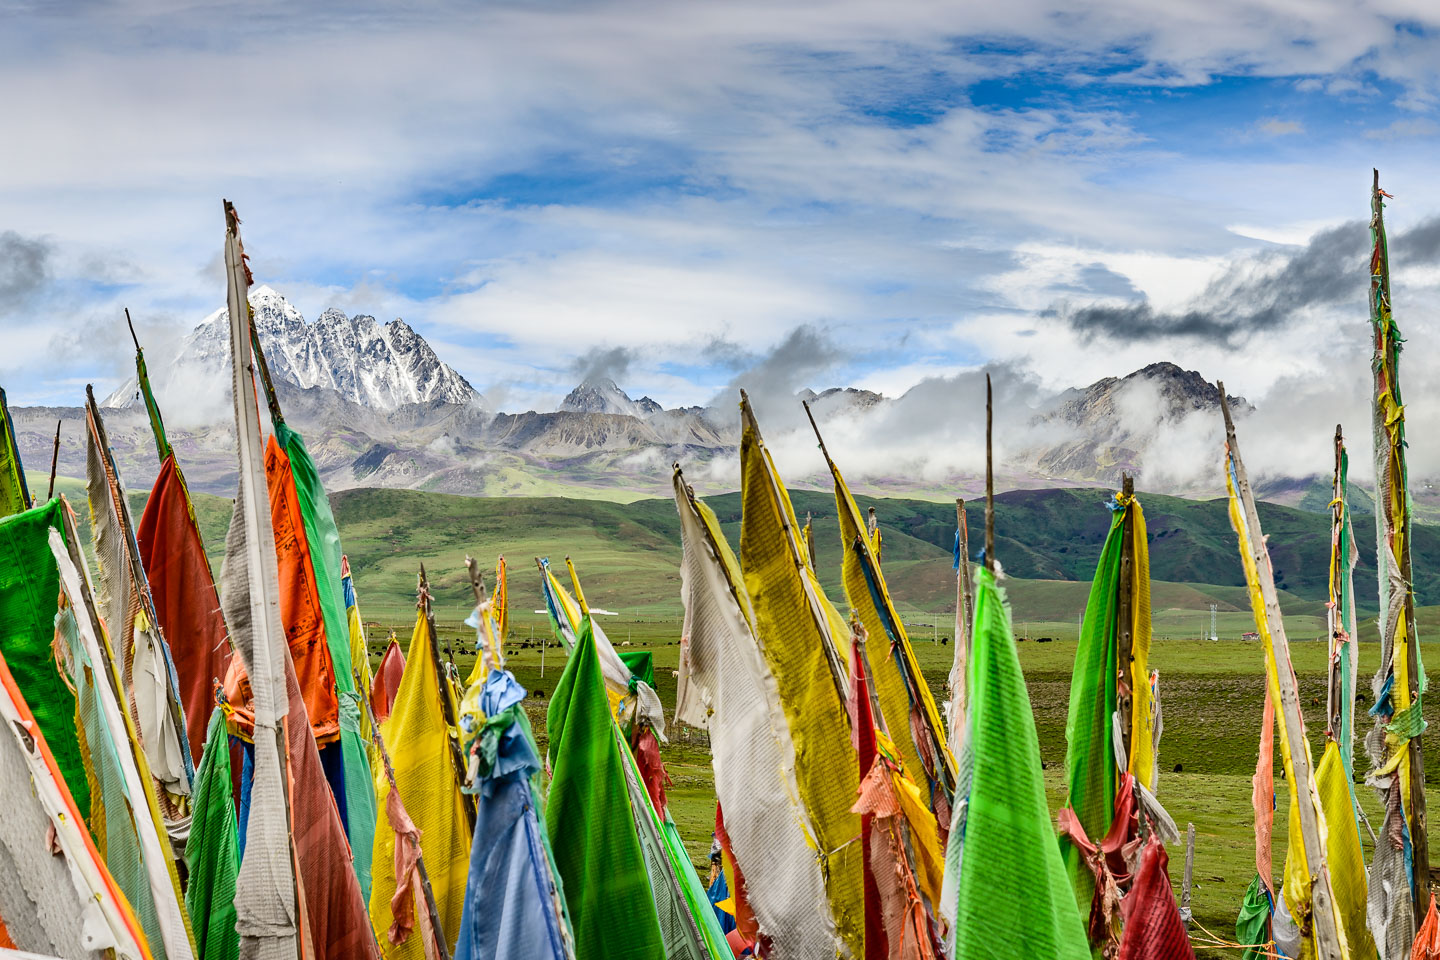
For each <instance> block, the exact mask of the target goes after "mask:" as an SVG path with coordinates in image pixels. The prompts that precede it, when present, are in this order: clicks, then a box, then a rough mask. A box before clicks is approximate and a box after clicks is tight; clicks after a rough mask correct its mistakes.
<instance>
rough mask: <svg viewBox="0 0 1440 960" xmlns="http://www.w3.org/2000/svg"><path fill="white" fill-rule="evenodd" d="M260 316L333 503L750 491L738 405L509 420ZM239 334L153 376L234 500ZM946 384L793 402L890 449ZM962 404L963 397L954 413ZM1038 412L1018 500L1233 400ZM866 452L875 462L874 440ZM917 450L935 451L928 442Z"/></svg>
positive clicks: (591, 386) (199, 345) (139, 443)
mask: <svg viewBox="0 0 1440 960" xmlns="http://www.w3.org/2000/svg"><path fill="white" fill-rule="evenodd" d="M251 305H252V308H253V309H254V311H255V318H256V325H257V329H258V333H259V337H260V341H261V344H262V346H263V348H264V349H265V352H266V357H267V360H268V363H269V366H270V370H271V372H272V375H273V376H274V379H275V382H276V387H277V391H278V392H279V395H280V398H281V402H282V406H283V408H284V410H285V413H286V418H287V420H288V421H289V422H290V424H291V425H292V426H294V427H296V428H297V429H299V430H300V431H301V432H302V433H304V434H305V436H306V439H307V443H308V445H309V447H310V450H311V451H312V453H313V454H314V456H315V458H316V462H317V465H318V466H319V467H320V470H321V473H322V476H323V478H324V481H325V483H326V486H327V487H328V488H329V489H331V490H342V489H347V488H350V487H357V486H380V487H412V488H423V489H429V490H437V491H442V492H449V493H461V494H470V495H533V494H564V495H570V496H585V497H599V498H605V499H629V498H633V497H635V496H643V495H652V496H653V495H663V494H665V493H666V492H667V491H668V488H669V477H670V468H671V465H672V464H673V463H675V462H682V463H684V464H685V465H686V467H687V477H689V478H691V480H692V482H694V483H696V484H697V485H698V486H699V487H700V488H702V489H710V490H723V489H733V487H734V486H735V484H736V483H737V482H738V474H737V469H736V460H737V458H736V452H737V450H738V446H739V442H740V434H739V423H738V418H737V417H736V415H735V412H734V408H733V406H731V405H730V404H729V403H728V402H727V403H723V404H720V405H719V406H716V407H700V406H692V407H685V408H680V409H670V410H667V409H664V408H662V407H661V405H660V404H659V403H657V402H656V401H654V400H653V399H651V398H650V397H647V396H642V397H641V398H640V399H638V400H635V399H632V398H631V397H630V395H629V394H628V393H626V391H625V390H624V389H622V388H621V387H620V386H619V385H618V384H616V383H615V382H614V380H613V379H611V378H609V377H604V376H592V377H587V378H584V379H583V380H582V382H581V383H579V384H577V385H576V386H575V388H574V389H573V390H571V391H570V392H569V393H568V394H567V395H566V396H565V398H564V399H563V400H562V401H561V403H560V405H559V409H557V410H554V411H549V412H537V411H533V410H532V411H526V412H523V413H504V412H494V411H490V410H488V409H486V407H485V404H484V402H483V400H482V398H481V396H480V394H479V393H477V392H476V390H475V388H474V387H472V386H471V385H470V383H469V382H468V381H466V379H465V378H464V377H463V376H461V375H460V374H459V373H458V372H456V371H455V370H454V369H453V368H452V367H450V366H448V365H447V364H445V363H444V362H443V361H442V360H441V359H440V358H439V356H438V355H437V354H436V353H435V351H434V349H433V348H431V347H430V345H429V344H428V343H426V342H425V340H424V338H423V337H422V336H421V335H420V334H418V333H417V332H416V331H415V330H413V329H412V328H411V327H410V326H409V325H408V324H406V323H405V322H404V321H402V320H394V321H391V322H390V323H388V324H384V325H383V326H382V325H381V324H379V323H377V322H376V320H375V319H374V318H373V317H371V316H368V315H364V314H358V315H355V316H347V315H346V314H345V313H344V312H343V311H341V310H338V309H334V308H331V309H327V310H326V311H324V312H323V313H322V314H321V315H320V316H319V317H318V318H316V320H315V321H313V322H307V321H306V320H305V319H304V318H303V317H302V316H301V314H300V312H299V311H298V310H296V309H295V308H294V307H293V306H292V305H291V304H289V303H288V301H286V300H285V298H284V297H283V296H281V295H280V294H278V293H276V292H275V291H274V290H272V289H270V288H268V287H263V286H262V287H257V288H256V289H255V290H254V291H252V293H251ZM227 325H228V316H227V314H226V311H225V310H223V309H222V310H219V311H216V312H215V313H212V314H211V315H210V316H209V317H207V318H206V319H205V320H204V321H202V322H201V323H200V324H199V325H198V326H197V327H196V328H195V329H194V331H193V332H192V333H190V334H189V335H188V336H187V337H186V338H185V340H184V341H183V342H182V344H181V347H180V349H179V351H178V354H177V356H176V359H175V360H174V362H172V363H170V364H168V365H165V366H164V367H163V369H162V370H160V371H157V370H156V367H160V366H161V365H160V364H155V363H154V362H153V361H152V370H151V375H152V381H155V382H156V383H157V392H158V393H159V394H160V401H161V404H162V409H163V408H164V406H165V405H166V403H167V400H168V401H170V402H173V398H174V397H175V396H176V391H175V390H173V389H172V390H171V392H169V393H168V394H167V393H166V392H165V391H164V390H163V389H161V384H162V382H163V381H165V380H166V379H170V380H171V383H172V385H173V384H174V383H177V382H178V383H180V384H182V385H183V384H186V383H194V384H198V385H201V387H200V389H202V390H203V393H204V395H207V396H208V397H209V398H210V399H212V400H213V399H217V397H218V399H219V400H220V401H221V403H220V404H219V405H218V406H217V409H218V413H217V415H216V416H214V417H213V418H211V419H212V420H213V423H210V424H208V425H200V426H189V425H181V420H182V419H183V418H179V417H177V418H173V422H172V423H171V424H170V436H171V441H172V443H173V444H174V445H175V447H176V449H177V450H179V451H180V455H181V459H182V462H183V464H184V466H185V469H186V473H187V476H188V477H189V479H190V482H191V485H192V486H193V487H195V488H196V489H198V490H204V491H206V492H211V493H216V494H219V495H222V496H228V495H230V494H231V493H233V488H234V482H235V481H234V452H233V440H232V436H231V427H230V425H229V423H228V406H229V404H228V403H225V402H224V398H223V395H220V392H218V391H217V390H216V387H215V384H216V383H217V382H218V383H222V384H223V383H228V375H227V374H226V372H225V371H226V369H227V368H228V364H229V357H228V351H229V344H228V338H227V336H226V330H227ZM933 385H934V382H933V381H927V382H925V383H922V384H921V385H919V386H917V387H916V388H914V391H913V392H914V393H915V394H916V396H915V397H914V398H912V397H911V396H910V394H908V393H907V394H906V395H904V396H901V397H898V398H889V397H885V396H883V395H881V394H879V393H876V392H873V391H869V390H863V389H857V388H853V387H831V388H828V389H826V390H823V391H820V392H816V391H814V390H810V389H805V390H801V391H800V392H799V393H798V394H795V395H794V399H795V400H796V401H803V402H805V403H806V404H808V406H809V407H810V412H811V414H812V415H813V416H814V417H815V419H816V420H817V421H818V422H819V423H820V424H821V425H822V427H824V428H825V429H826V432H827V436H828V435H829V434H830V431H831V429H832V426H827V424H828V425H836V424H839V425H838V426H834V427H833V428H834V429H835V430H836V431H837V432H848V433H850V434H851V435H852V437H860V438H862V440H863V438H864V437H865V436H871V437H872V438H884V437H888V436H889V435H891V434H894V433H896V432H900V431H902V430H904V429H912V428H913V429H921V428H919V427H915V426H914V424H912V423H911V421H912V419H913V417H915V416H916V414H917V411H919V410H922V409H932V410H933V409H935V408H936V404H935V403H934V402H932V398H931V396H930V395H929V394H925V391H926V390H927V389H932V390H933ZM922 394H925V395H924V396H922ZM181 395H186V394H184V393H183V392H181ZM199 395H200V394H198V393H197V394H195V396H199ZM767 402H768V403H769V404H770V405H771V407H770V408H769V409H767V411H766V416H767V420H766V422H767V424H771V423H775V421H772V420H770V419H769V417H771V416H776V415H777V414H776V413H774V412H772V411H773V410H774V409H777V408H776V407H775V405H776V404H777V402H779V407H778V410H779V411H780V413H779V415H780V417H781V420H780V422H779V423H778V424H777V425H776V426H775V427H774V429H773V431H772V430H767V435H766V436H767V440H768V441H770V445H771V447H772V449H775V448H777V446H784V445H786V444H789V445H791V446H792V448H795V449H802V448H803V449H809V448H810V447H811V446H812V445H813V438H812V437H810V435H809V431H808V427H805V426H804V421H803V417H799V416H796V417H794V418H793V421H792V423H791V424H790V425H789V426H786V425H785V424H784V411H783V407H784V404H783V394H782V395H777V396H772V397H771V398H770V399H769V400H768V401H767ZM958 402H962V401H959V400H956V399H954V398H953V397H952V398H951V399H948V400H946V401H945V402H944V403H943V404H941V406H947V405H948V404H954V403H958ZM964 402H968V401H964ZM1027 402H1028V404H1029V406H1028V409H1029V410H1030V412H1029V413H1028V414H1026V415H1027V416H1029V417H1030V420H1029V426H1028V427H1023V428H1022V429H1019V430H1012V431H1010V432H1009V435H1008V436H1007V438H1006V439H1007V441H1008V442H1007V445H1006V451H1005V457H1004V461H1003V462H1002V463H998V464H997V479H998V481H999V483H1000V484H1001V485H1002V487H1004V488H1012V489H1013V488H1034V487H1038V486H1045V485H1048V486H1054V485H1055V484H1056V483H1061V484H1067V485H1081V486H1083V485H1110V484H1113V483H1115V482H1117V481H1118V479H1119V475H1120V473H1121V472H1122V471H1123V472H1132V473H1139V474H1140V476H1141V478H1142V482H1143V478H1144V474H1145V461H1146V457H1147V454H1148V453H1149V452H1150V451H1151V450H1153V449H1155V448H1156V445H1157V444H1158V443H1160V442H1161V441H1162V440H1164V439H1165V437H1166V435H1167V431H1171V430H1172V429H1173V428H1174V427H1175V426H1176V425H1177V424H1180V423H1183V422H1185V420H1186V418H1188V417H1190V416H1191V415H1192V414H1196V413H1204V412H1206V411H1213V410H1214V409H1215V408H1216V407H1217V406H1218V404H1219V397H1218V393H1217V392H1216V389H1215V387H1214V386H1213V385H1211V384H1210V383H1208V382H1207V381H1206V380H1205V379H1204V378H1203V377H1202V376H1201V375H1200V374H1199V373H1197V372H1195V371H1188V370H1184V369H1183V368H1181V367H1179V366H1178V365H1176V364H1173V363H1156V364H1151V365H1150V366H1147V367H1145V368H1143V369H1141V370H1137V371H1135V372H1133V373H1131V374H1129V375H1128V376H1125V377H1107V378H1104V379H1102V380H1099V381H1096V382H1095V383H1092V384H1090V385H1088V386H1086V387H1082V388H1074V389H1071V390H1066V391H1063V392H1061V393H1059V394H1051V395H1048V396H1044V397H1042V398H1041V399H1039V400H1035V401H1027ZM1231 404H1232V407H1233V408H1234V409H1235V410H1236V411H1237V412H1239V413H1242V414H1243V413H1244V412H1245V411H1247V410H1249V409H1250V407H1249V405H1248V404H1246V403H1245V402H1244V401H1243V400H1241V399H1240V398H1238V397H1232V398H1231ZM105 406H106V407H107V410H106V420H107V426H108V428H109V434H110V437H111V440H112V444H113V445H114V446H115V448H116V455H117V458H118V460H119V462H120V465H121V472H122V475H123V476H124V479H125V481H126V483H127V484H128V485H130V486H142V485H148V484H149V483H150V482H151V481H152V480H153V477H154V475H155V472H156V469H157V468H158V463H157V461H156V458H155V455H154V448H153V440H152V438H151V436H150V430H149V423H148V420H147V419H146V417H145V413H144V408H143V404H140V403H139V402H138V397H137V395H136V385H135V382H134V380H133V379H132V380H131V381H130V382H129V383H127V384H126V385H124V386H122V387H121V388H120V389H119V390H116V391H115V393H114V394H112V395H111V397H110V398H109V399H108V400H107V401H106V404H105ZM797 407H798V403H797ZM186 412H187V413H190V412H192V411H189V410H187V411H186ZM13 413H14V417H15V421H16V428H17V434H18V436H19V439H20V444H21V450H22V453H23V454H24V455H25V457H26V459H27V462H29V463H30V464H31V465H32V466H34V465H36V464H40V463H48V460H49V453H50V443H51V438H52V437H53V434H54V429H55V428H54V424H55V420H56V419H57V418H58V419H60V420H62V421H74V426H72V428H70V429H68V430H66V429H63V428H62V443H61V453H60V469H61V472H62V473H65V474H67V475H75V476H78V475H83V472H84V448H83V445H81V444H80V443H79V438H81V437H83V435H84V432H83V428H82V427H81V424H82V423H83V416H82V412H81V411H80V410H79V409H78V408H75V409H68V408H67V409H55V408H29V409H27V408H16V409H15V410H14V411H13ZM797 413H798V411H797ZM968 415H969V411H968V410H965V411H959V412H958V413H957V416H959V418H960V421H961V422H965V418H966V417H967V416H968ZM195 419H196V418H194V417H191V418H190V421H191V422H193V421H194V420H195ZM787 431H789V432H787ZM867 431H869V432H868V434H867ZM797 445H798V446H797ZM858 446H859V447H860V448H862V449H864V448H866V445H865V444H864V443H863V442H861V443H859V444H858ZM919 446H920V449H921V450H922V453H923V450H924V449H925V447H926V444H925V442H924V438H923V436H922V438H921V442H920V445H919ZM930 446H933V444H931V445H930ZM879 462H880V460H878V459H877V462H876V463H874V464H870V463H861V464H847V477H848V478H849V479H850V482H851V484H852V486H854V487H855V488H856V489H857V490H870V491H874V492H877V493H878V492H890V493H894V494H908V495H917V496H927V495H930V496H941V495H949V496H953V495H955V494H963V495H965V496H971V495H973V494H974V493H976V492H977V491H978V489H979V486H978V485H979V482H980V477H981V474H982V464H980V463H978V462H977V463H975V464H974V467H973V468H971V467H968V466H967V467H965V468H964V472H963V473H962V472H960V471H957V470H956V469H955V468H948V469H946V470H945V471H944V473H943V475H937V474H936V471H934V470H929V471H926V470H917V469H913V468H912V467H911V466H910V465H907V464H904V463H901V462H899V461H898V460H895V459H893V458H892V459H891V460H890V461H886V462H893V463H894V464H895V465H894V466H893V467H890V468H889V469H891V470H892V472H891V473H889V474H886V475H876V474H874V473H866V472H865V471H866V468H870V469H872V470H873V469H875V468H876V467H877V465H878V463H879ZM951 462H954V461H953V460H952V461H951ZM962 462H967V463H968V461H962ZM822 473H823V463H818V464H817V466H816V467H815V468H814V473H813V475H812V474H805V475H801V476H794V477H788V478H787V479H789V480H790V481H791V482H792V483H794V484H795V485H796V486H799V487H803V486H805V485H807V484H809V485H817V486H823V485H825V484H826V483H828V478H827V477H826V476H822V475H821V474H822ZM1307 483H1308V481H1297V484H1298V485H1292V486H1293V487H1294V490H1293V491H1292V492H1293V496H1294V497H1295V498H1300V497H1305V496H1308V495H1309V490H1308V487H1307V486H1306V484H1307ZM1151 489H1155V488H1154V487H1152V488H1151ZM1286 489H1290V488H1286ZM1287 496H1288V494H1287Z"/></svg>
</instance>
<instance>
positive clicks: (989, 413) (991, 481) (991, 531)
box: [985, 373, 995, 573]
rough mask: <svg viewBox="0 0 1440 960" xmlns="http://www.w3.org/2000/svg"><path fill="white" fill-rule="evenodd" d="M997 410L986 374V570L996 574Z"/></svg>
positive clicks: (988, 375) (988, 377)
mask: <svg viewBox="0 0 1440 960" xmlns="http://www.w3.org/2000/svg"><path fill="white" fill-rule="evenodd" d="M994 434H995V408H994V395H993V393H992V392H991V389H990V374H988V373H987V374H985V569H986V570H989V571H990V572H991V573H994V572H995V454H994V444H993V441H994Z"/></svg>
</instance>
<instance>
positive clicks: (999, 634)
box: [955, 568, 1090, 960]
mask: <svg viewBox="0 0 1440 960" xmlns="http://www.w3.org/2000/svg"><path fill="white" fill-rule="evenodd" d="M976 581H977V583H976V591H975V629H974V638H973V641H972V643H973V647H972V655H971V659H970V676H969V694H970V696H969V699H968V702H969V704H970V712H969V728H970V731H969V738H968V741H967V744H968V753H969V755H970V758H971V763H970V771H969V774H970V775H969V778H968V779H969V786H970V791H969V796H968V800H967V802H966V804H965V811H964V824H963V829H964V831H965V834H964V845H963V854H962V856H961V858H960V862H959V871H960V875H959V878H958V882H957V886H958V897H957V900H958V902H957V904H956V914H955V916H956V929H955V956H957V957H1044V958H1046V960H1089V957H1090V947H1089V944H1088V943H1087V942H1086V936H1085V928H1084V926H1083V925H1082V923H1081V920H1080V911H1079V910H1078V909H1077V907H1076V904H1075V891H1074V889H1073V888H1072V887H1071V886H1070V881H1069V880H1068V879H1067V878H1066V876H1065V865H1064V863H1063V862H1062V861H1061V858H1060V847H1059V844H1058V843H1057V842H1056V840H1055V825H1054V822H1053V821H1052V820H1051V818H1050V811H1049V809H1048V807H1047V806H1046V804H1045V783H1044V780H1043V779H1042V777H1041V773H1040V742H1039V739H1038V738H1037V737H1036V735H1035V714H1034V712H1033V711H1032V710H1031V708H1030V695H1029V693H1028V692H1027V691H1026V689H1025V677H1024V675H1023V674H1022V673H1021V671H1020V658H1019V656H1018V655H1017V654H1016V652H1015V641H1014V639H1013V638H1012V636H1011V630H1010V611H1009V609H1008V608H1007V607H1006V605H1005V601H1004V598H1003V596H1002V595H1001V593H1000V589H999V587H998V586H996V584H995V575H994V574H993V573H992V572H990V571H989V570H986V569H983V568H982V569H981V570H980V571H979V573H978V575H977V577H976ZM965 779H966V778H965V776H964V774H963V773H962V777H961V781H962V783H963V782H964V781H965Z"/></svg>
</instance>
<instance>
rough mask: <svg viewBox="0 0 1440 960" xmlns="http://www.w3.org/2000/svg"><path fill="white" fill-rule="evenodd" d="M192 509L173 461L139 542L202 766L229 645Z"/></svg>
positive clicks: (164, 469) (193, 749) (163, 469)
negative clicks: (207, 734)
mask: <svg viewBox="0 0 1440 960" xmlns="http://www.w3.org/2000/svg"><path fill="white" fill-rule="evenodd" d="M190 509H191V508H190V497H189V494H188V493H187V491H186V489H185V481H184V479H183V478H182V477H181V476H180V472H179V470H178V469H177V468H176V466H175V455H174V454H171V455H170V456H168V457H166V458H165V462H164V463H163V464H161V465H160V475H159V476H158V477H156V478H155V486H154V488H152V489H151V491H150V499H149V500H147V501H145V512H144V513H143V514H141V516H140V526H139V529H138V530H137V531H136V533H135V537H136V539H137V540H138V541H139V542H140V562H141V564H142V565H143V566H144V567H145V576H146V577H148V578H149V580H150V593H151V596H153V597H154V599H155V616H156V618H157V619H158V620H159V621H160V629H161V631H163V632H164V634H165V640H166V642H167V643H169V644H170V656H171V657H172V658H173V659H174V661H175V673H176V676H177V677H178V679H179V681H180V702H181V704H182V705H183V706H184V708H185V727H186V732H187V734H188V735H189V738H190V756H191V757H193V758H194V760H195V764H196V766H199V764H200V755H201V753H202V752H203V751H204V749H205V730H206V727H207V726H208V724H209V722H210V712H211V711H212V710H214V709H215V692H214V691H215V681H216V680H222V681H223V680H224V679H225V672H226V669H227V668H228V666H229V664H230V642H229V640H228V639H226V637H227V634H226V631H225V618H224V616H222V615H221V613H220V597H219V595H218V594H217V593H216V592H215V580H214V578H213V577H212V576H211V575H210V562H209V561H208V560H206V559H205V547H204V545H203V544H202V543H201V541H200V532H199V530H197V529H196V527H195V522H194V520H193V519H192V517H191V513H190Z"/></svg>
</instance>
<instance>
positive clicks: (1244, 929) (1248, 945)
mask: <svg viewBox="0 0 1440 960" xmlns="http://www.w3.org/2000/svg"><path fill="white" fill-rule="evenodd" d="M1235 942H1236V943H1239V944H1242V945H1244V947H1245V950H1244V952H1243V953H1241V954H1240V960H1265V958H1266V957H1269V956H1271V953H1270V894H1268V893H1266V892H1265V885H1264V884H1263V883H1261V882H1260V875H1259V874H1258V873H1257V874H1256V875H1255V879H1253V880H1251V881H1250V886H1249V887H1247V888H1246V889H1245V899H1244V900H1243V901H1242V902H1241V903H1240V916H1239V917H1237V918H1236V920H1235Z"/></svg>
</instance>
